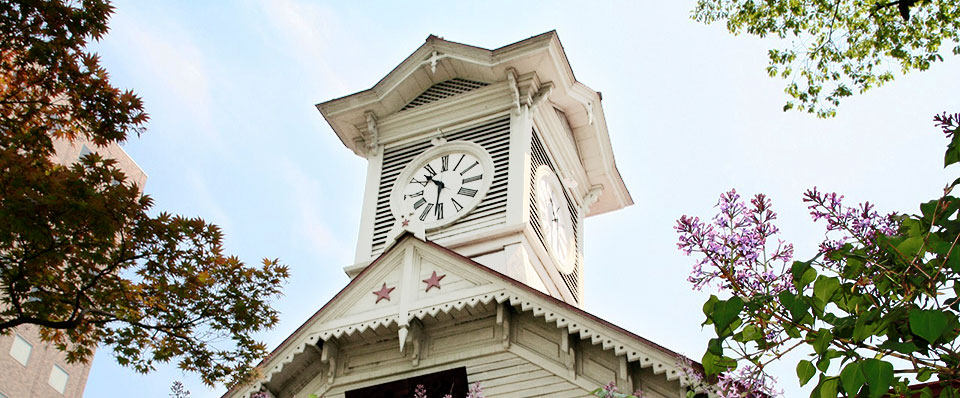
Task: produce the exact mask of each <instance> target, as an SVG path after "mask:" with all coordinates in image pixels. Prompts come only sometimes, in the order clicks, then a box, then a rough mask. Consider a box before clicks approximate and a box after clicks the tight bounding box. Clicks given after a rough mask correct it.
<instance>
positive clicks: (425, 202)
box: [413, 198, 427, 209]
mask: <svg viewBox="0 0 960 398" xmlns="http://www.w3.org/2000/svg"><path fill="white" fill-rule="evenodd" d="M425 204H427V200H426V199H424V198H420V200H418V201H416V202H415V203H414V204H413V208H414V209H419V208H420V206H423V205H425Z"/></svg>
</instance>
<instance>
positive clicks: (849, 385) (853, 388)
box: [840, 362, 867, 397]
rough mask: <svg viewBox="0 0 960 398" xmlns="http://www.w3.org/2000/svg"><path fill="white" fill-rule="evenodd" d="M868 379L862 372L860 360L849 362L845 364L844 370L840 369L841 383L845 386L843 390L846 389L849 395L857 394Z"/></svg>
mask: <svg viewBox="0 0 960 398" xmlns="http://www.w3.org/2000/svg"><path fill="white" fill-rule="evenodd" d="M866 381H867V380H866V379H865V378H864V377H863V373H861V372H860V363H859V362H851V363H848V364H847V366H844V367H843V370H842V371H840V383H841V385H842V386H843V391H845V392H846V393H847V396H849V397H852V396H855V395H857V392H859V391H860V387H863V383H865V382H866Z"/></svg>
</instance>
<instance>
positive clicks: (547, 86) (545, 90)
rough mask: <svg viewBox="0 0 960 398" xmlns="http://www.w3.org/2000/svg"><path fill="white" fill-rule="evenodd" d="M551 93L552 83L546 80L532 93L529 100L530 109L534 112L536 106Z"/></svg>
mask: <svg viewBox="0 0 960 398" xmlns="http://www.w3.org/2000/svg"><path fill="white" fill-rule="evenodd" d="M551 93H553V83H552V82H546V83H543V84H542V85H541V86H540V89H539V90H537V93H536V94H534V95H533V98H532V99H531V100H530V110H531V111H534V112H536V110H537V107H538V106H540V104H542V103H543V101H544V100H546V99H547V98H548V97H550V94H551Z"/></svg>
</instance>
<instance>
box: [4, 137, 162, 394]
mask: <svg viewBox="0 0 960 398" xmlns="http://www.w3.org/2000/svg"><path fill="white" fill-rule="evenodd" d="M54 148H55V149H56V159H55V161H56V162H58V163H60V164H70V163H73V162H75V161H77V160H78V159H80V157H81V156H83V155H86V154H87V153H89V152H90V151H95V152H97V153H99V154H100V155H101V156H104V157H109V158H112V159H115V160H116V161H117V166H118V167H119V168H120V169H121V170H123V172H124V173H125V174H126V175H127V179H128V181H131V182H133V183H136V184H137V185H138V186H139V187H141V189H142V188H143V185H144V183H146V180H147V175H146V174H145V173H144V172H143V170H141V169H140V166H138V165H137V164H136V162H134V161H133V159H131V158H130V156H128V155H127V154H126V152H124V151H123V149H121V148H120V147H119V146H117V145H111V146H107V147H104V148H97V147H96V146H94V145H92V144H85V143H81V142H70V141H67V140H55V141H54ZM91 360H92V358H91ZM90 365H91V363H90V362H88V363H75V364H68V363H67V361H66V356H65V355H64V354H63V353H62V352H60V351H58V350H57V349H56V347H54V346H53V345H52V344H48V343H44V342H43V341H41V340H40V334H39V328H38V327H36V326H34V325H22V326H19V327H17V328H15V329H14V330H13V332H12V333H10V334H8V335H0V398H28V397H31V398H33V397H36V398H41V397H42V398H47V397H51V398H60V397H69V398H74V397H76V398H79V397H82V396H83V388H84V386H85V385H86V383H87V375H88V374H89V373H90Z"/></svg>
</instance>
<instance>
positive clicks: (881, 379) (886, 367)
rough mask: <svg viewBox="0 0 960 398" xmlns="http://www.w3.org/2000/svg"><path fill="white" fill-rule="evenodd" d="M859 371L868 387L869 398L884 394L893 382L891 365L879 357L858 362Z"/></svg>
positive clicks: (876, 397)
mask: <svg viewBox="0 0 960 398" xmlns="http://www.w3.org/2000/svg"><path fill="white" fill-rule="evenodd" d="M860 371H861V372H862V373H863V377H864V379H865V380H866V381H867V387H869V388H870V398H880V397H882V396H884V395H886V393H887V391H888V390H889V389H890V384H891V383H893V365H892V364H890V363H889V362H884V361H881V360H879V359H873V358H868V359H864V360H863V362H861V363H860Z"/></svg>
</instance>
